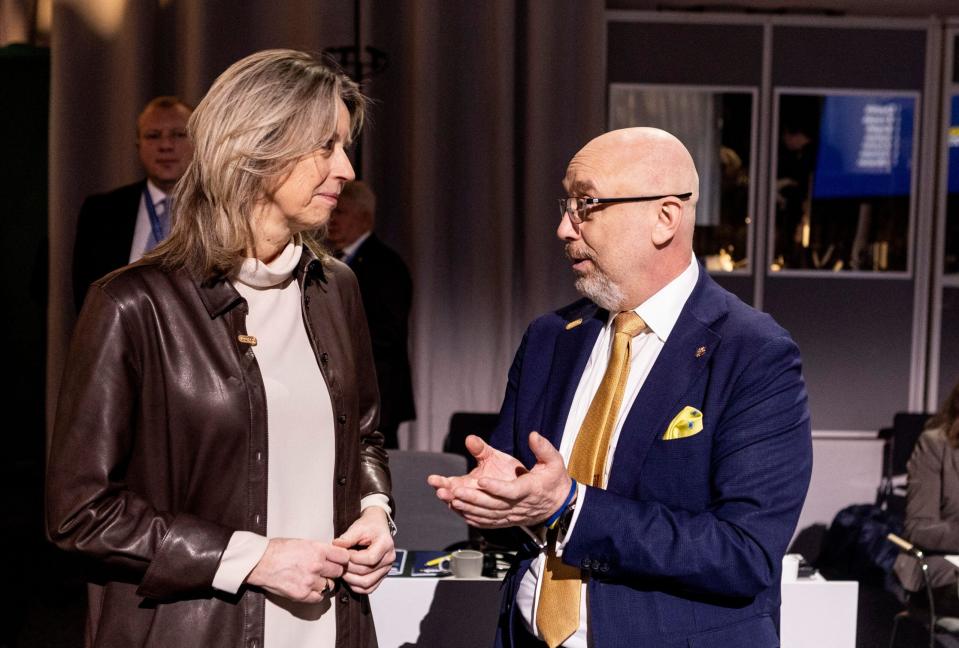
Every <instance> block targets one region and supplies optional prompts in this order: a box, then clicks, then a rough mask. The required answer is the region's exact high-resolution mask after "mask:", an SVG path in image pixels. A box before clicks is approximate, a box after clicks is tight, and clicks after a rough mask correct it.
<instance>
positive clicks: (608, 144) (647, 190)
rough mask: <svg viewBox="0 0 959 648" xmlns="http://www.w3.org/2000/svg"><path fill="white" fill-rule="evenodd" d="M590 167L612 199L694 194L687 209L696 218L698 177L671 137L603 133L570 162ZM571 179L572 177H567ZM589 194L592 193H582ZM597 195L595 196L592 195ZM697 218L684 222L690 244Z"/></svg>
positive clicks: (656, 132)
mask: <svg viewBox="0 0 959 648" xmlns="http://www.w3.org/2000/svg"><path fill="white" fill-rule="evenodd" d="M575 167H588V168H589V169H590V170H591V171H592V174H593V175H596V176H597V182H602V183H603V184H604V185H607V186H608V188H609V189H608V191H609V192H615V193H609V195H610V196H662V195H667V194H683V193H686V192H692V193H693V195H692V197H691V198H690V199H689V201H687V203H686V208H687V209H688V211H689V213H690V215H694V212H695V206H696V201H697V200H698V199H699V174H698V173H696V164H695V163H694V162H693V157H692V156H691V155H690V154H689V151H688V150H687V149H686V147H685V146H684V145H683V143H682V142H680V141H679V140H678V139H676V137H675V136H673V135H672V134H670V133H667V132H666V131H664V130H660V129H658V128H648V127H636V128H622V129H620V130H614V131H610V132H608V133H603V134H602V135H600V136H599V137H597V138H595V139H593V140H591V141H590V142H589V143H588V144H587V145H586V146H584V147H583V148H582V149H581V150H580V151H579V153H577V154H576V156H575V157H574V158H573V160H572V161H571V162H570V165H569V169H570V171H574V170H576V169H575ZM567 177H569V173H567ZM583 193H586V194H588V193H589V192H583ZM593 195H595V194H593ZM694 223H695V218H687V219H684V223H683V225H684V226H685V227H684V228H683V229H688V231H689V236H690V241H691V240H692V238H691V237H692V228H693V224H694Z"/></svg>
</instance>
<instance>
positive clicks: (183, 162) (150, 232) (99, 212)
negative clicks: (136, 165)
mask: <svg viewBox="0 0 959 648" xmlns="http://www.w3.org/2000/svg"><path fill="white" fill-rule="evenodd" d="M192 112H193V109H192V108H191V107H190V106H188V105H187V104H185V103H183V102H182V101H180V100H179V99H177V98H176V97H157V98H155V99H153V100H151V101H150V102H149V103H148V104H147V105H146V107H145V108H144V109H143V112H141V113H140V117H139V118H138V119H137V130H136V146H137V152H138V153H139V155H140V162H141V163H142V164H143V169H144V171H146V178H144V179H143V180H138V181H137V182H134V183H133V184H130V185H126V186H124V187H120V188H118V189H114V190H113V191H110V192H108V193H104V194H96V195H93V196H89V197H87V199H86V200H84V201H83V206H82V207H81V208H80V216H79V217H78V218H77V237H76V241H75V243H74V247H73V298H74V306H75V307H76V309H77V310H80V307H81V306H82V305H83V298H84V296H85V295H86V293H87V288H88V287H89V286H90V284H91V283H92V282H94V281H96V280H97V279H99V278H100V277H102V276H103V275H105V274H107V273H109V272H112V271H114V270H116V269H117V268H121V267H123V266H125V265H127V264H128V263H133V262H134V261H136V260H138V259H139V258H140V257H142V256H143V254H144V252H148V251H149V250H152V249H153V248H154V247H156V245H157V243H159V242H160V241H162V240H163V239H164V238H166V236H167V234H169V233H170V218H169V209H170V201H169V199H168V198H167V195H168V194H169V193H170V192H171V191H172V189H173V185H175V184H176V183H177V180H179V179H180V177H181V176H182V175H183V173H184V172H185V171H186V168H187V166H188V165H189V164H190V160H191V159H193V145H192V144H191V143H190V138H189V136H188V135H187V128H186V127H187V120H188V119H189V118H190V114H191V113H192Z"/></svg>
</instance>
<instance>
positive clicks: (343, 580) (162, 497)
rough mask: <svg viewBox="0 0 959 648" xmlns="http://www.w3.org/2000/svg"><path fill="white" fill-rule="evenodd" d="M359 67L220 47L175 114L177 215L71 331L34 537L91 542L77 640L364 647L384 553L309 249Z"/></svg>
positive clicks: (333, 276) (339, 275) (348, 292)
mask: <svg viewBox="0 0 959 648" xmlns="http://www.w3.org/2000/svg"><path fill="white" fill-rule="evenodd" d="M363 107H364V98H363V96H362V95H361V94H360V92H359V89H358V87H357V85H356V84H355V83H353V82H352V81H350V80H349V79H348V78H347V77H345V76H343V75H342V74H340V73H338V72H335V71H334V70H331V69H330V68H328V67H326V66H325V65H323V64H322V63H321V62H319V61H318V60H316V59H315V58H313V57H312V56H310V55H308V54H304V53H301V52H295V51H291V50H270V51H266V52H260V53H258V54H254V55H251V56H248V57H247V58H245V59H243V60H241V61H239V62H238V63H235V64H234V65H233V66H231V67H230V68H229V69H228V70H226V72H224V73H223V74H222V75H221V76H220V77H219V78H218V79H217V80H216V82H214V84H213V86H212V88H210V91H209V93H207V95H206V97H205V98H204V99H203V101H202V102H200V105H199V106H198V107H197V109H196V111H195V112H194V113H193V116H192V117H191V118H190V122H189V132H190V136H191V137H192V138H193V142H194V146H195V149H196V154H195V156H194V158H193V162H192V163H191V164H190V166H189V168H188V169H187V171H186V174H185V175H184V177H183V178H182V179H181V180H180V182H179V183H178V184H177V186H176V188H175V190H174V203H173V204H174V207H173V231H172V233H171V235H170V237H169V238H168V239H167V240H166V241H165V242H164V243H163V244H162V245H160V246H159V247H158V248H157V249H156V250H154V251H153V253H151V254H149V255H147V256H146V257H144V259H143V260H142V261H140V262H138V263H135V264H133V265H130V266H127V267H126V268H122V269H121V270H118V271H116V272H114V273H112V274H110V275H108V276H106V277H104V278H102V279H100V280H98V281H96V282H94V283H93V285H92V286H91V287H90V290H89V292H88V293H87V296H86V300H85V302H84V305H83V309H82V311H81V313H80V318H79V321H78V322H77V326H76V330H75V331H74V337H73V342H72V344H71V347H70V351H69V357H68V359H67V364H66V370H65V373H64V377H63V384H62V388H61V393H60V400H59V405H58V408H57V416H56V423H55V430H54V433H53V440H52V444H51V447H50V459H49V464H48V471H47V530H48V533H49V536H50V538H51V539H52V540H53V541H54V542H55V543H56V544H57V545H58V546H60V547H62V548H64V549H68V550H71V551H75V552H79V553H81V554H83V555H85V556H87V557H89V558H91V559H92V561H91V562H92V563H93V564H94V565H95V569H96V571H95V573H94V574H93V575H92V578H91V584H90V586H89V588H88V590H89V606H88V607H89V610H88V616H87V642H86V643H87V645H88V646H95V647H96V646H104V647H106V646H111V647H112V646H117V647H121V646H122V647H132V646H140V647H157V648H160V647H162V648H169V647H171V646H204V647H211V648H212V647H219V646H223V647H227V646H229V647H231V648H235V647H238V646H243V647H246V648H249V647H255V648H285V647H294V646H295V647H299V646H310V647H316V648H333V647H334V646H335V647H336V648H347V647H350V648H354V647H355V648H367V646H369V645H372V644H374V643H375V638H374V636H373V621H372V618H371V616H370V607H369V602H368V601H367V598H366V595H367V594H368V593H369V592H371V591H372V590H373V589H374V588H375V587H376V586H377V584H378V583H379V582H380V580H381V579H382V578H383V577H384V576H385V575H386V572H387V571H388V570H389V568H390V565H391V564H392V562H393V541H392V536H391V533H390V531H391V527H392V521H391V520H390V519H389V514H390V512H391V500H390V477H389V471H388V468H387V458H386V452H385V451H384V450H383V448H382V445H383V437H382V435H381V434H380V433H379V432H377V431H376V425H377V420H378V408H379V405H378V398H377V393H376V375H375V373H374V368H373V357H372V351H371V348H370V338H369V334H368V332H367V327H366V318H365V316H364V314H363V303H362V301H361V299H360V292H359V289H358V287H357V283H356V278H355V277H354V276H353V273H352V272H351V271H350V270H349V268H347V266H346V265H344V264H343V263H340V262H339V261H336V260H335V259H332V258H331V257H329V256H327V255H325V254H324V253H323V252H322V251H321V250H319V249H318V248H317V249H313V248H311V246H312V245H313V244H312V234H313V232H315V231H316V230H319V229H320V228H322V227H323V226H324V225H325V224H326V222H327V221H328V220H329V218H330V214H331V212H332V211H333V209H334V208H335V207H336V204H337V198H338V196H339V193H340V190H341V189H342V188H343V185H344V184H345V183H346V182H348V181H350V180H352V179H353V177H354V174H353V168H352V166H351V164H350V161H349V158H348V157H347V153H346V149H347V148H348V147H349V145H350V142H351V140H352V139H353V137H354V136H355V135H356V134H357V132H358V130H359V127H360V123H361V122H362V117H363Z"/></svg>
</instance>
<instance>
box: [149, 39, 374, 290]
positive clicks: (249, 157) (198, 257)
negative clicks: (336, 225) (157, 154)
mask: <svg viewBox="0 0 959 648" xmlns="http://www.w3.org/2000/svg"><path fill="white" fill-rule="evenodd" d="M337 99H340V100H342V101H343V103H345V104H346V107H347V109H348V110H349V113H350V134H351V137H355V135H356V134H357V133H358V132H359V130H360V128H361V126H362V124H363V115H364V112H365V107H366V98H365V97H364V96H363V95H362V93H360V90H359V87H358V86H357V85H356V83H354V82H353V81H351V80H350V79H349V78H348V77H347V76H346V75H344V74H342V73H341V72H338V71H336V70H334V69H332V68H330V67H328V66H327V65H325V64H324V63H322V62H320V61H319V60H318V59H317V58H315V57H314V56H312V55H310V54H307V53H305V52H298V51H296V50H280V49H277V50H265V51H262V52H257V53H256V54H251V55H250V56H247V57H246V58H244V59H241V60H239V61H237V62H236V63H234V64H233V65H231V66H230V67H229V68H228V69H227V70H226V71H225V72H224V73H223V74H221V75H220V76H219V77H218V78H217V80H216V81H214V82H213V86H212V87H211V88H210V91H209V92H207V94H206V96H205V97H204V98H203V100H202V101H201V102H200V105H198V106H197V108H196V110H195V111H194V112H193V115H192V116H191V117H190V121H189V123H188V126H187V128H188V130H189V133H190V137H191V138H192V140H193V146H194V153H193V161H192V162H191V163H190V166H189V167H188V168H187V170H186V173H185V174H184V175H183V177H182V178H181V179H180V181H179V182H178V183H177V185H176V187H175V188H174V190H173V205H174V207H173V227H172V230H171V232H170V236H169V237H168V238H167V239H166V240H165V241H164V242H163V243H161V244H160V245H159V246H157V248H156V249H155V250H153V252H151V253H150V254H148V255H146V256H145V258H146V259H147V260H151V259H152V260H155V261H157V262H159V263H160V264H161V265H162V266H164V267H165V268H167V269H176V268H186V269H187V270H188V271H190V272H191V274H193V275H194V276H196V277H197V278H199V279H209V278H212V277H216V276H223V275H226V274H228V273H229V272H230V271H231V270H232V269H233V268H234V267H235V265H236V264H237V263H238V262H239V261H240V260H241V259H242V258H243V257H244V256H245V254H246V252H247V250H251V249H254V240H253V229H252V226H251V216H252V212H253V207H254V205H256V204H257V203H258V202H259V201H262V200H263V199H264V197H265V196H267V195H269V193H270V191H271V189H272V187H273V186H274V185H275V184H276V182H277V179H278V178H281V177H282V176H283V175H284V174H285V173H287V172H288V171H289V170H290V169H291V167H292V166H293V164H295V163H296V161H297V160H298V159H300V158H301V157H302V156H304V155H306V154H308V153H311V152H313V151H315V150H317V149H319V148H320V147H321V146H322V145H323V144H324V143H326V142H327V141H328V140H329V139H330V138H331V137H333V136H334V133H335V132H336V127H337V124H336V121H337ZM304 234H307V233H304Z"/></svg>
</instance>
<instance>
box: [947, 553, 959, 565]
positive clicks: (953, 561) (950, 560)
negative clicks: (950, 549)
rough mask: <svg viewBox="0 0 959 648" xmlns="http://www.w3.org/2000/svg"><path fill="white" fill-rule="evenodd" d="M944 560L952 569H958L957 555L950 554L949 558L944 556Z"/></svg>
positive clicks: (958, 558) (958, 559)
mask: <svg viewBox="0 0 959 648" xmlns="http://www.w3.org/2000/svg"><path fill="white" fill-rule="evenodd" d="M945 558H946V560H948V561H949V562H951V563H952V566H953V567H955V568H956V569H959V555H956V554H952V555H951V556H945Z"/></svg>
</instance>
